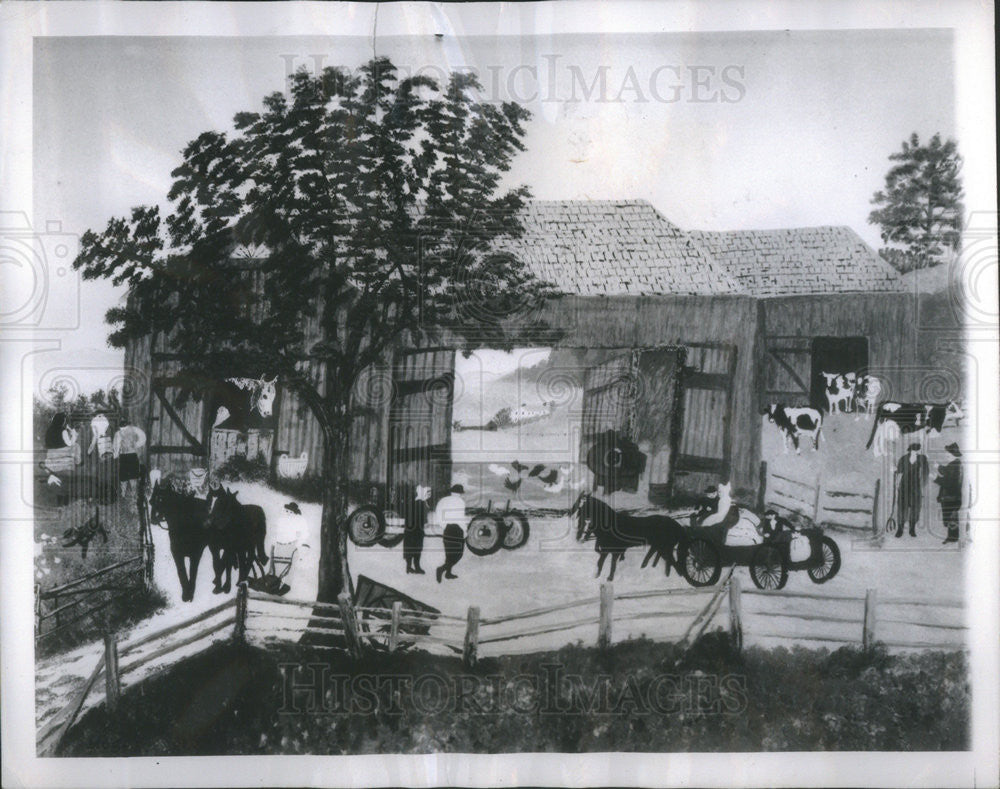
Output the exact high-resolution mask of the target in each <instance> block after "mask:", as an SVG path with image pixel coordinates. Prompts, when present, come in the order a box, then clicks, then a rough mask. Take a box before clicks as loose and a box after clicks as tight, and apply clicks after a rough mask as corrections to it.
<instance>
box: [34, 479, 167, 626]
mask: <svg viewBox="0 0 1000 789" xmlns="http://www.w3.org/2000/svg"><path fill="white" fill-rule="evenodd" d="M116 484H117V482H116ZM136 495H137V501H136V510H137V511H138V515H139V518H138V526H139V553H138V555H136V556H133V557H130V558H128V559H124V560H123V561H120V562H116V563H114V564H111V565H108V566H107V567H102V568H100V569H99V570H95V571H94V572H92V573H87V574H86V575H82V576H80V577H79V578H74V579H73V580H72V581H69V582H68V583H65V584H61V585H60V586H55V587H53V588H51V589H42V588H41V586H40V585H39V584H35V643H39V642H40V641H41V640H42V639H44V638H48V637H50V636H52V635H55V634H56V633H61V632H65V630H66V628H68V627H69V626H70V625H74V624H77V623H79V622H82V621H83V620H85V619H88V618H91V617H93V616H94V614H96V613H98V612H100V611H103V610H104V609H106V608H107V607H108V606H110V605H111V604H112V603H114V602H116V601H117V600H120V599H121V598H122V597H124V596H125V595H128V594H132V593H134V592H136V591H139V590H141V591H142V592H144V593H145V592H148V591H149V590H150V589H151V588H152V586H153V562H154V550H153V535H152V533H151V532H150V525H149V518H148V513H147V509H146V500H145V496H144V495H143V494H141V493H137V494H136ZM105 592H113V593H114V594H112V595H111V596H110V597H108V596H105V595H104V594H103V593H105ZM48 623H51V626H49V627H48V629H46V627H47V625H48Z"/></svg>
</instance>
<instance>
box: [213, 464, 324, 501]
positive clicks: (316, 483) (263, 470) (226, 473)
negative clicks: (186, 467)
mask: <svg viewBox="0 0 1000 789" xmlns="http://www.w3.org/2000/svg"><path fill="white" fill-rule="evenodd" d="M214 475H215V477H216V478H218V479H220V480H229V481H231V482H259V483H261V484H263V485H266V486H267V487H269V488H271V489H272V490H277V491H279V492H281V493H284V494H286V495H288V496H291V497H292V498H295V499H298V500H299V501H306V502H310V503H319V502H321V501H322V500H323V483H322V481H321V480H320V479H318V478H316V477H303V478H302V479H282V478H281V477H277V478H276V479H275V480H274V481H272V480H271V470H270V469H269V468H268V465H267V463H266V462H265V461H264V460H263V459H262V458H258V459H256V460H248V459H247V458H245V457H240V456H238V455H234V456H233V457H231V458H229V459H228V460H227V461H226V462H225V463H223V464H222V465H220V466H219V467H218V468H217V469H216V470H215V472H214Z"/></svg>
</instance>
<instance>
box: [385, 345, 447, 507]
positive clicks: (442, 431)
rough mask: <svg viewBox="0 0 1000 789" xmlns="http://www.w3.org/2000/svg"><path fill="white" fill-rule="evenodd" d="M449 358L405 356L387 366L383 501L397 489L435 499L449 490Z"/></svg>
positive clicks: (438, 353) (441, 354) (437, 352)
mask: <svg viewBox="0 0 1000 789" xmlns="http://www.w3.org/2000/svg"><path fill="white" fill-rule="evenodd" d="M454 387H455V352H454V351H453V350H451V349H434V350H421V351H407V352H403V353H400V354H398V355H397V356H396V359H395V361H394V364H393V398H392V406H391V408H390V411H389V474H388V476H389V497H390V501H392V500H393V497H394V494H396V493H397V491H398V489H399V488H400V486H401V485H429V486H430V487H431V489H432V491H433V496H434V497H435V498H437V497H439V496H443V495H444V494H445V493H447V491H448V488H449V487H450V485H451V415H452V406H453V403H454Z"/></svg>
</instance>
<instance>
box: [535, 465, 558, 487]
mask: <svg viewBox="0 0 1000 789" xmlns="http://www.w3.org/2000/svg"><path fill="white" fill-rule="evenodd" d="M558 478H559V472H558V471H557V470H556V469H554V468H553V469H549V470H548V471H547V472H546V473H545V474H539V475H538V479H539V481H540V482H542V483H543V484H545V485H552V484H553V483H555V481H556V480H557V479H558Z"/></svg>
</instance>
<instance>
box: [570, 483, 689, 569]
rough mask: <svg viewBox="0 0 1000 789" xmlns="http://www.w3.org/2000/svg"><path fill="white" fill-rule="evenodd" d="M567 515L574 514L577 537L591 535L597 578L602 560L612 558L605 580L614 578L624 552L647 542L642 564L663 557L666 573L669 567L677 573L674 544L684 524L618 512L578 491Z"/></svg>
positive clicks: (680, 539) (664, 516) (669, 518)
mask: <svg viewBox="0 0 1000 789" xmlns="http://www.w3.org/2000/svg"><path fill="white" fill-rule="evenodd" d="M570 515H576V516H577V539H578V540H583V539H586V538H587V536H588V535H589V534H593V536H594V538H595V540H596V544H595V545H594V550H595V551H596V552H597V553H598V554H599V558H598V560H597V573H596V577H598V578H599V577H600V575H601V572H602V571H603V569H604V563H605V561H606V560H607V558H608V556H610V557H611V571H610V572H609V573H608V580H609V581H613V580H614V578H615V568H616V567H617V565H618V562H619V560H622V559H624V558H625V551H626V550H627V549H629V548H631V547H634V546H638V545H648V546H649V550H648V551H647V552H646V556H645V558H644V559H643V560H642V565H641V566H642V567H645V566H646V565H647V564H648V563H649V561H650V559H652V560H653V566H654V567H655V566H656V564H657V562H658V561H659V560H660V558H661V557H662V558H663V559H664V562H665V564H666V567H665V572H666V574H667V575H670V568H671V566H673V567H676V568H677V570H678V572H680V565H679V564H678V563H677V560H676V558H675V549H676V548H677V545H678V544H680V543H681V542H683V540H684V527H683V526H681V525H680V524H679V523H678V522H677V521H675V520H674V519H673V518H671V517H670V516H668V515H642V516H636V515H630V514H628V513H625V512H617V511H615V510H614V509H612V508H611V507H610V506H609V505H608V504H606V503H605V502H603V501H601V500H600V499H597V498H594V497H593V496H591V495H590V494H589V493H587V492H586V491H584V492H582V493H580V495H579V496H578V497H577V499H576V502H575V503H574V504H573V506H572V507H571V508H570Z"/></svg>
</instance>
